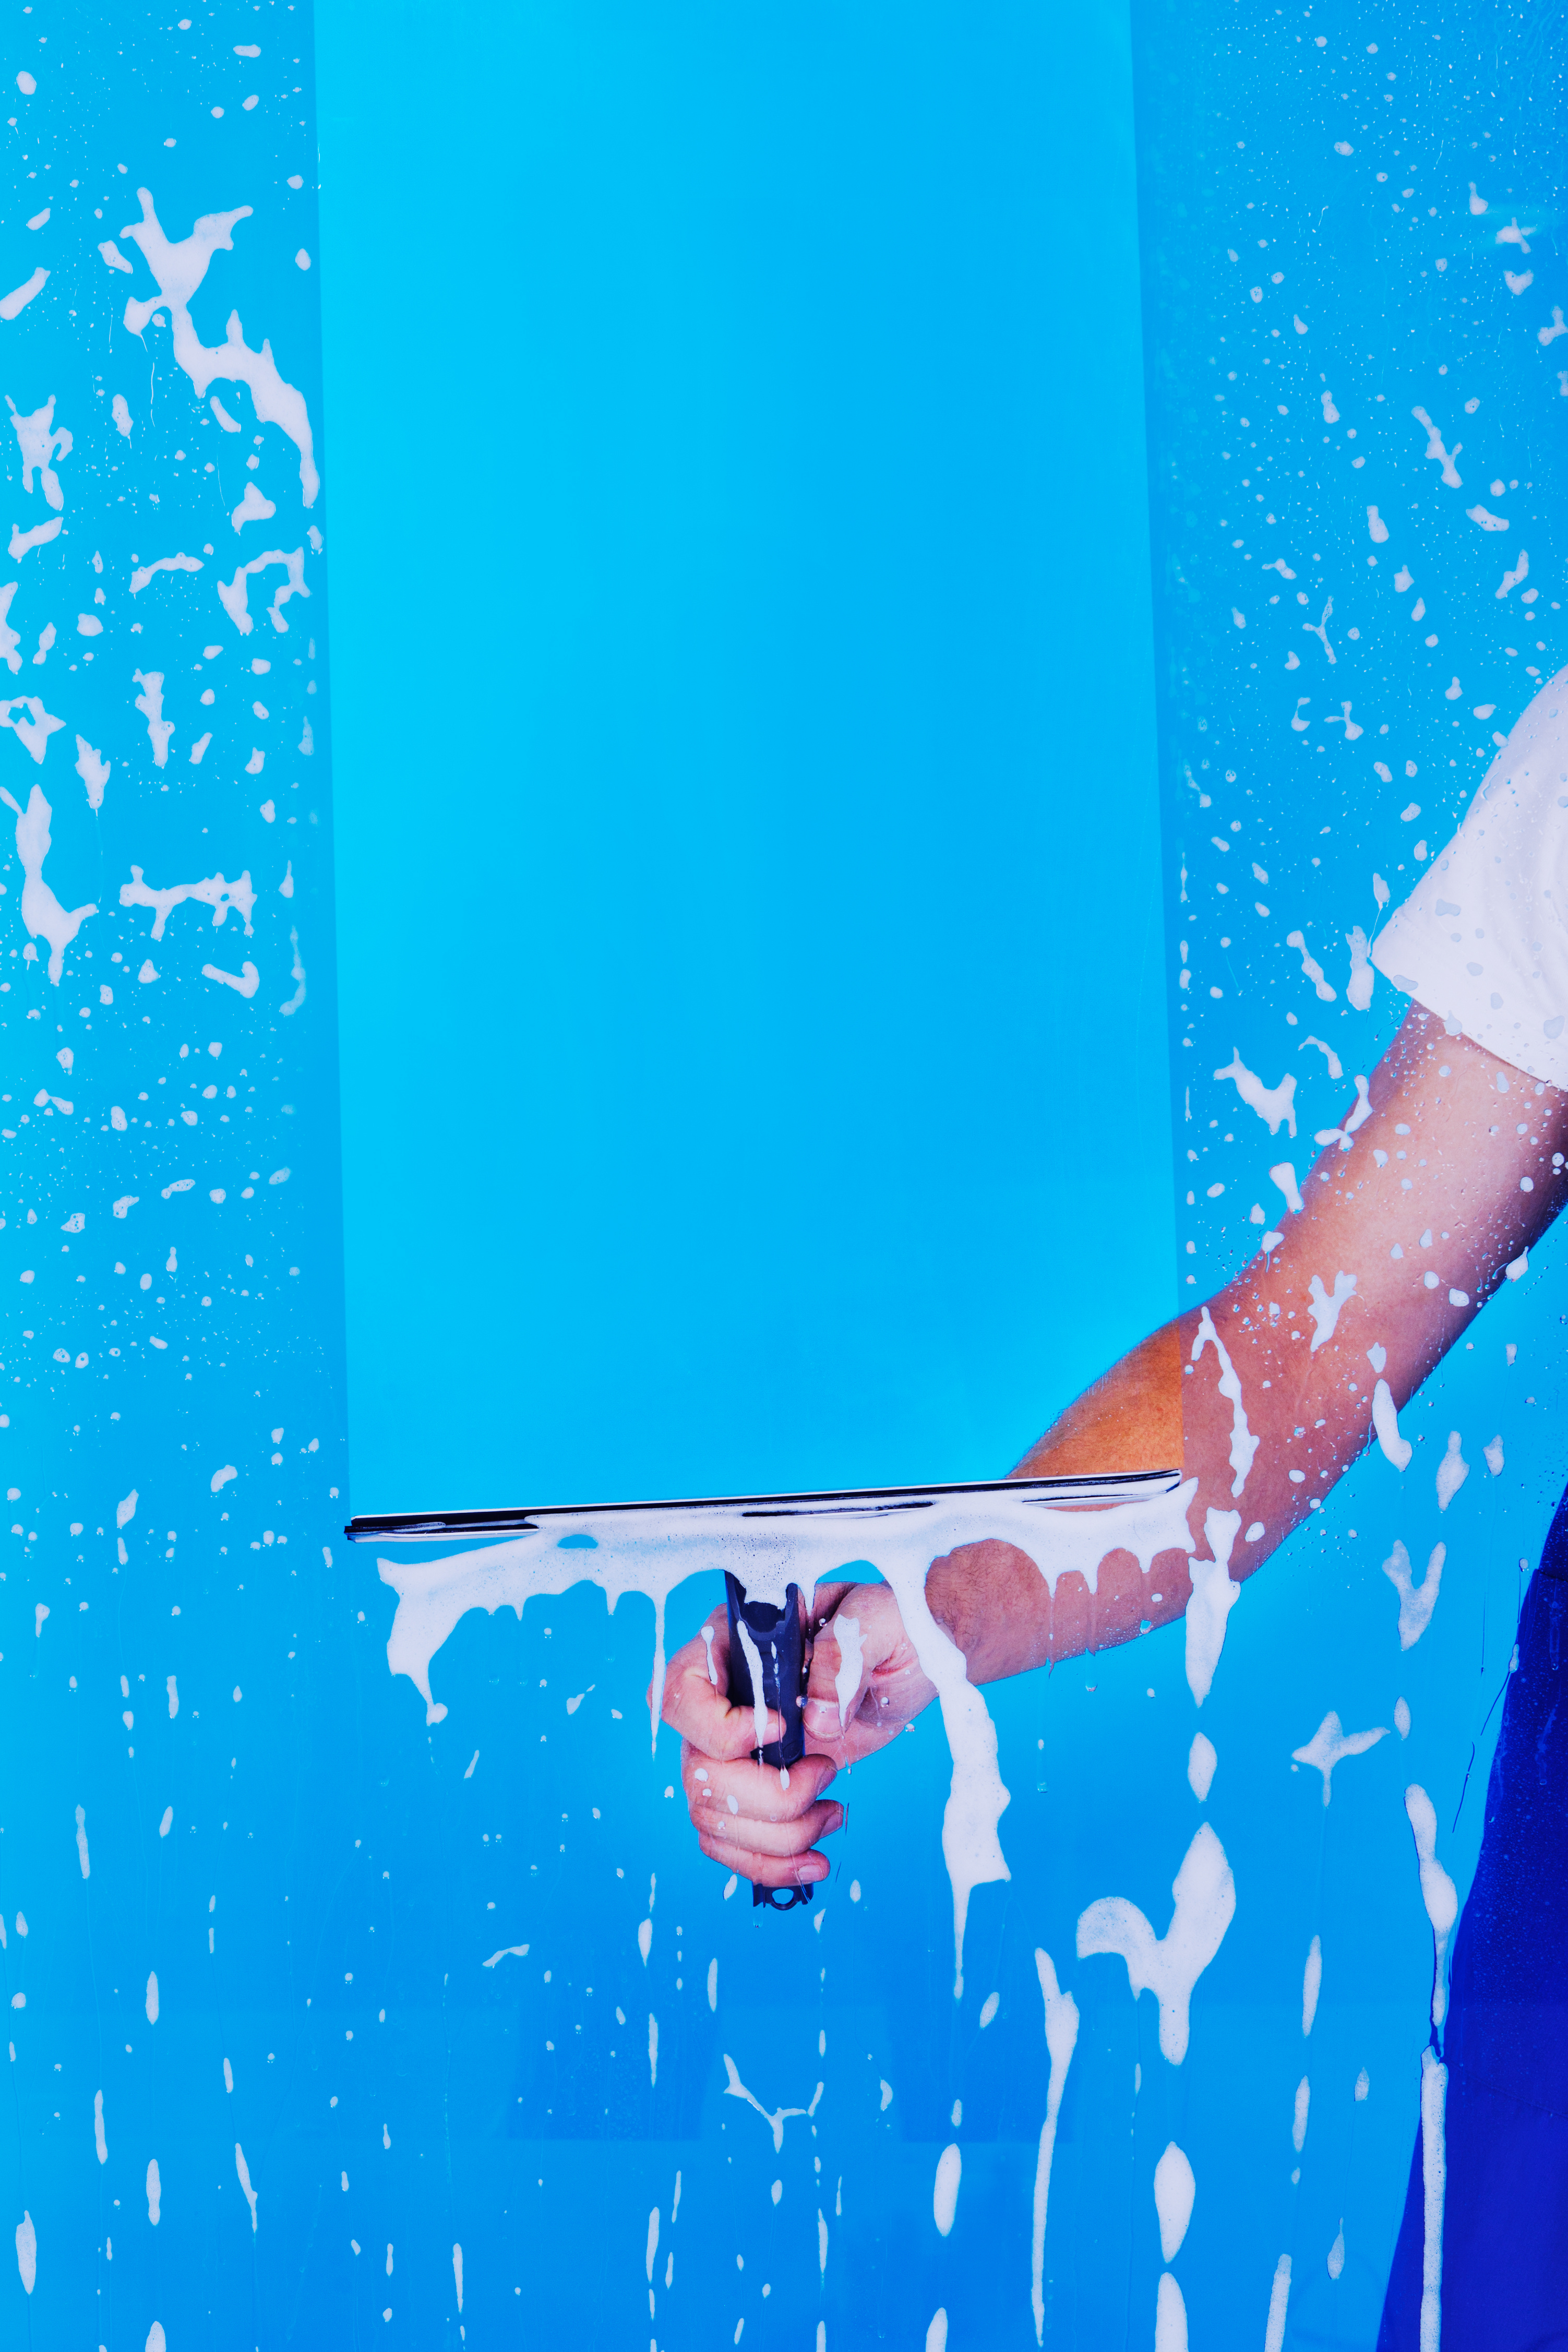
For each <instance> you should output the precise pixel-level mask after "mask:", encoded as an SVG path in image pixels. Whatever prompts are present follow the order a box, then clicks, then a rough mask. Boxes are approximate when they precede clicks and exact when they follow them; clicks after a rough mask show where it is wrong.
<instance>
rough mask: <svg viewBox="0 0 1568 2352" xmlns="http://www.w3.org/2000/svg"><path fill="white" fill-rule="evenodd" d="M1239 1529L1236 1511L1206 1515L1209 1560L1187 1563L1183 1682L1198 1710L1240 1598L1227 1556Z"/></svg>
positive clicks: (1210, 1680)
mask: <svg viewBox="0 0 1568 2352" xmlns="http://www.w3.org/2000/svg"><path fill="white" fill-rule="evenodd" d="M1195 1484H1196V1481H1195ZM1240 1527H1241V1514H1240V1512H1239V1511H1217V1510H1214V1509H1212V1508H1210V1509H1209V1510H1207V1511H1206V1512H1205V1513H1204V1520H1203V1532H1204V1535H1205V1537H1206V1538H1207V1543H1208V1549H1209V1550H1210V1552H1211V1553H1212V1554H1213V1558H1212V1559H1194V1560H1193V1561H1192V1563H1191V1574H1192V1591H1191V1592H1190V1593H1189V1595H1188V1596H1187V1604H1186V1679H1187V1686H1188V1688H1189V1689H1190V1690H1191V1692H1192V1695H1193V1697H1194V1698H1195V1699H1196V1701H1197V1704H1198V1706H1202V1705H1203V1702H1204V1700H1205V1699H1206V1698H1207V1696H1208V1694H1209V1691H1210V1688H1211V1687H1212V1685H1213V1682H1214V1675H1215V1669H1216V1668H1217V1667H1218V1664H1219V1654H1220V1652H1221V1651H1222V1650H1223V1649H1224V1647H1225V1625H1226V1620H1227V1619H1228V1617H1229V1615H1230V1612H1231V1611H1232V1610H1233V1609H1234V1608H1235V1606H1236V1604H1237V1602H1238V1601H1239V1600H1240V1598H1241V1587H1240V1586H1239V1584H1235V1583H1233V1582H1232V1581H1231V1576H1230V1554H1231V1550H1232V1548H1233V1546H1234V1545H1235V1542H1236V1538H1237V1535H1238V1534H1239V1530H1240Z"/></svg>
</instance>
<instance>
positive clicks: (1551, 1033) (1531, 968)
mask: <svg viewBox="0 0 1568 2352" xmlns="http://www.w3.org/2000/svg"><path fill="white" fill-rule="evenodd" d="M1372 961H1373V962H1374V963H1375V965H1376V967H1377V969H1378V971H1380V972H1382V973H1383V975H1384V977H1385V979H1386V980H1391V981H1392V982H1393V983H1394V985H1395V987H1396V988H1402V989H1403V990H1404V991H1405V992H1406V995H1408V996H1414V997H1415V998H1416V1000H1417V1001H1418V1002H1419V1003H1422V1004H1424V1005H1426V1006H1427V1010H1428V1011H1429V1012H1432V1013H1438V1014H1440V1015H1441V1017H1442V1018H1443V1019H1444V1020H1446V1021H1448V1022H1449V1023H1450V1024H1454V1025H1456V1026H1457V1027H1458V1029H1460V1030H1462V1031H1463V1032H1464V1034H1465V1035H1466V1036H1467V1037H1470V1038H1473V1039H1474V1040H1475V1042H1476V1044H1477V1045H1484V1046H1485V1047H1486V1049H1487V1051H1488V1053H1489V1054H1495V1055H1497V1056H1498V1058H1499V1060H1500V1061H1504V1062H1510V1063H1511V1064H1512V1065H1513V1066H1514V1067H1515V1068H1516V1069H1520V1070H1524V1071H1526V1072H1528V1074H1529V1076H1531V1077H1532V1078H1544V1079H1545V1080H1547V1082H1548V1083H1549V1084H1550V1085H1552V1086H1554V1087H1562V1088H1563V1090H1564V1091H1565V1092H1568V1034H1565V1029H1564V1024H1565V1022H1568V669H1564V670H1559V672H1558V674H1557V676H1556V677H1554V678H1552V679H1550V680H1549V681H1548V683H1547V684H1546V685H1545V686H1543V687H1542V689H1541V691H1540V693H1539V694H1538V695H1537V696H1536V698H1535V699H1534V701H1533V702H1532V703H1531V705H1530V708H1529V709H1528V710H1526V712H1525V713H1524V716H1523V717H1522V718H1521V719H1520V721H1519V723H1518V725H1517V726H1516V727H1515V728H1514V730H1513V732H1512V734H1511V735H1510V737H1509V739H1508V740H1507V742H1506V743H1505V744H1504V745H1503V747H1502V750H1501V751H1500V752H1499V753H1498V755H1497V758H1496V759H1495V760H1494V761H1492V763H1491V766H1490V768H1489V769H1488V771H1487V773H1486V778H1485V781H1484V782H1483V783H1482V785H1481V788H1480V790H1479V792H1478V793H1477V794H1476V796H1475V799H1474V800H1473V801H1472V802H1471V803H1470V805H1469V811H1468V812H1467V814H1466V816H1465V821H1464V823H1463V824H1461V825H1460V827H1459V829H1458V833H1457V834H1456V835H1454V838H1453V839H1452V841H1450V842H1449V844H1448V847H1447V848H1446V849H1445V850H1444V851H1443V852H1442V854H1441V856H1438V857H1437V858H1435V859H1434V860H1433V862H1432V864H1431V865H1430V866H1428V867H1427V871H1426V873H1425V874H1423V876H1422V877H1421V879H1420V881H1419V882H1417V884H1416V887H1415V888H1414V890H1412V892H1411V893H1410V896H1409V897H1408V898H1406V901H1405V903H1404V905H1403V906H1402V907H1398V908H1396V909H1395V911H1394V913H1393V914H1392V915H1391V916H1390V917H1389V919H1388V921H1387V923H1386V924H1385V926H1384V929H1382V931H1381V932H1380V933H1379V934H1378V938H1377V941H1376V944H1375V947H1374V948H1373V950H1372Z"/></svg>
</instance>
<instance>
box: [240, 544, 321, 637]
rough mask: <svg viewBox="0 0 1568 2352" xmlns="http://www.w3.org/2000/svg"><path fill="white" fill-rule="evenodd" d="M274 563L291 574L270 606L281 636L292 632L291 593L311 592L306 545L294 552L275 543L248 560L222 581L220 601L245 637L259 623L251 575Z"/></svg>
mask: <svg viewBox="0 0 1568 2352" xmlns="http://www.w3.org/2000/svg"><path fill="white" fill-rule="evenodd" d="M274 563H281V564H282V566H283V568H284V572H285V573H286V575H287V576H286V578H285V579H284V580H283V582H282V583H281V584H280V585H279V586H278V588H277V590H276V592H275V593H274V595H273V599H272V602H271V604H269V605H268V606H267V619H268V620H269V621H270V622H271V623H272V625H273V627H274V628H275V629H276V630H277V633H278V635H280V636H286V635H287V633H288V624H287V621H286V620H285V619H284V617H283V607H284V605H285V604H287V602H288V600H289V598H290V597H291V596H308V595H309V593H310V591H309V589H308V588H307V586H306V585H305V550H304V549H303V548H302V547H297V548H296V549H295V550H294V551H293V553H292V554H289V553H287V551H285V550H284V549H282V548H280V547H272V548H268V550H267V553H266V554H265V555H256V556H253V557H252V558H251V561H250V562H248V563H242V564H240V565H239V566H238V568H237V569H236V571H235V576H234V578H233V579H232V580H220V581H219V582H218V602H219V604H222V606H223V608H224V610H225V613H226V614H228V616H229V618H230V620H231V621H232V622H233V623H234V625H235V628H236V629H237V630H238V631H239V633H240V635H241V636H242V637H248V636H249V635H250V633H251V631H252V630H253V629H254V628H255V626H256V623H255V621H254V620H253V619H252V617H251V612H250V603H249V595H250V581H251V578H252V576H253V575H254V574H255V573H256V572H266V571H267V569H268V568H269V567H270V566H271V565H272V564H274Z"/></svg>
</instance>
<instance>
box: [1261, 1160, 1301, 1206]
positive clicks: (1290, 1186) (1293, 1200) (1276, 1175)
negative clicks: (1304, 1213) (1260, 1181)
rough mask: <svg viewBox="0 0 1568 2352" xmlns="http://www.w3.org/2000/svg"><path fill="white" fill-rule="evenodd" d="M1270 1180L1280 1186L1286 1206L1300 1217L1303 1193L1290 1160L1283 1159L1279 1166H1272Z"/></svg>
mask: <svg viewBox="0 0 1568 2352" xmlns="http://www.w3.org/2000/svg"><path fill="white" fill-rule="evenodd" d="M1269 1181H1270V1183H1271V1184H1277V1185H1278V1186H1279V1188H1280V1191H1281V1192H1282V1193H1283V1194H1284V1196H1285V1206H1286V1208H1287V1209H1289V1210H1291V1212H1292V1213H1293V1214H1294V1215H1296V1216H1298V1217H1299V1216H1300V1215H1301V1192H1300V1189H1299V1187H1298V1186H1297V1183H1296V1171H1295V1169H1294V1168H1293V1167H1292V1165H1291V1162H1290V1160H1281V1162H1280V1164H1279V1166H1278V1167H1277V1168H1270V1171H1269Z"/></svg>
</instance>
